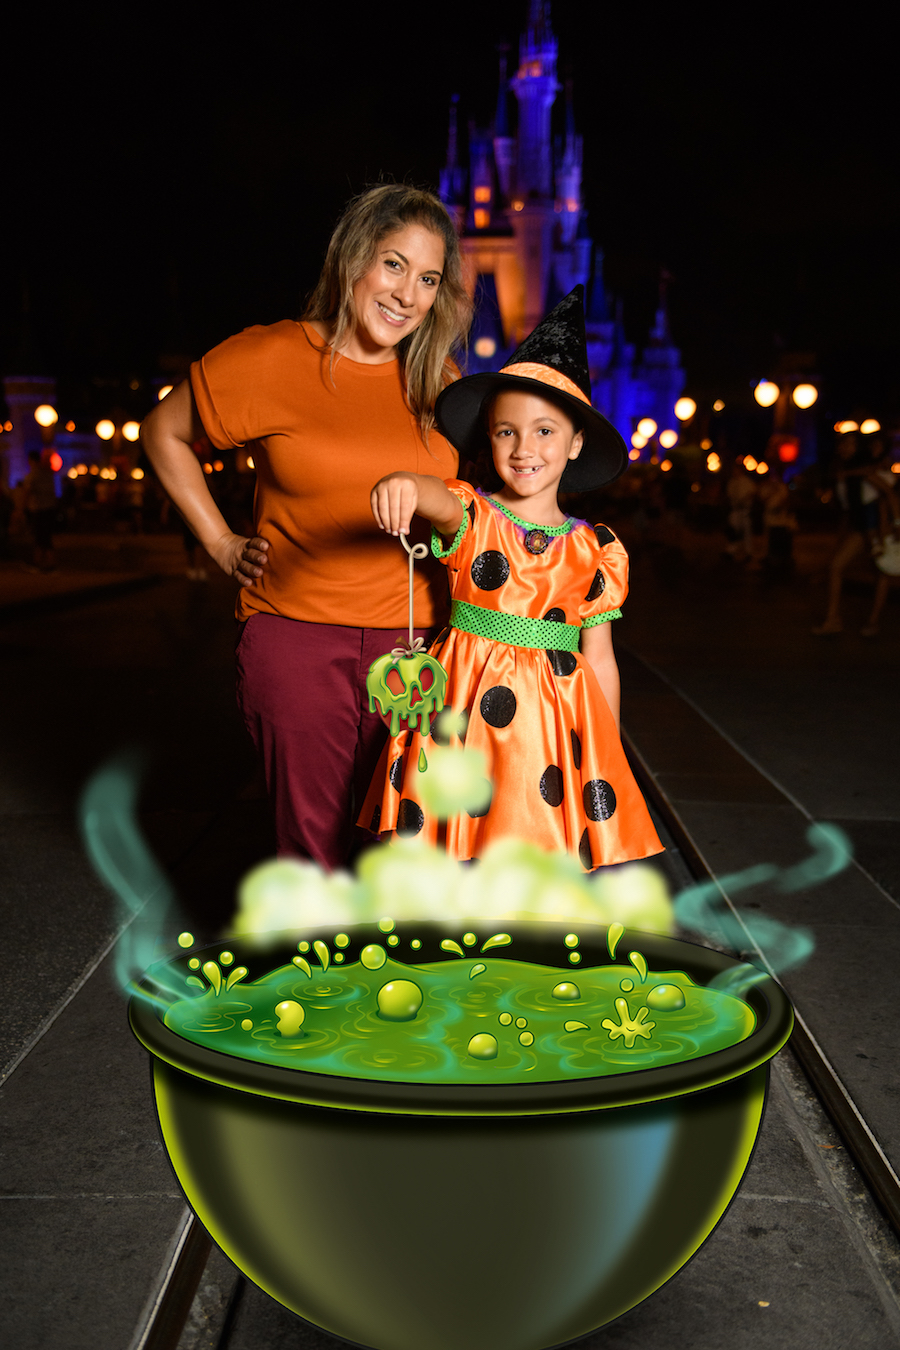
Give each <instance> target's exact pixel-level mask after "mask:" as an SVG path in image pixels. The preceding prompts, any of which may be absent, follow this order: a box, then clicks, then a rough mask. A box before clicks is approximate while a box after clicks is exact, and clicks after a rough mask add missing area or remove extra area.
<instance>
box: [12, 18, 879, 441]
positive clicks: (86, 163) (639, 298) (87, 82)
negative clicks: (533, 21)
mask: <svg viewBox="0 0 900 1350" xmlns="http://www.w3.org/2000/svg"><path fill="white" fill-rule="evenodd" d="M580 10H581V11H582V13H583V10H582V6H580V5H575V4H573V3H562V0H557V4H556V5H555V6H554V7H553V23H554V28H555V30H556V33H557V36H558V37H559V42H560V65H559V74H560V76H561V77H562V78H564V77H565V75H566V74H568V73H571V75H572V76H573V78H574V81H575V108H576V120H577V123H578V129H579V131H580V132H581V133H582V134H583V136H584V143H585V182H584V196H585V200H586V204H587V207H588V212H589V224H590V229H591V232H592V234H593V236H594V238H595V239H596V240H597V241H598V242H599V243H601V244H602V246H603V247H604V249H605V251H606V279H607V285H608V287H609V289H610V290H611V291H613V292H615V293H618V294H620V295H621V296H622V297H623V299H624V304H625V311H624V312H625V323H626V328H627V330H628V336H629V339H630V340H632V341H637V342H640V341H641V340H642V339H643V338H644V336H645V335H646V331H647V327H648V325H649V322H650V320H651V318H652V312H653V309H654V306H655V301H656V287H657V279H658V276H659V270H660V267H665V268H666V269H667V270H668V271H669V272H670V273H671V275H672V276H673V277H674V282H673V283H672V285H671V288H670V309H671V316H672V327H673V333H674V337H675V341H676V342H677V344H678V345H679V346H680V347H681V349H682V352H683V356H684V361H685V365H686V368H687V373H688V389H689V390H690V391H691V392H696V393H697V394H698V395H701V396H703V395H705V396H708V397H716V395H717V394H721V395H723V396H727V397H731V396H735V395H736V394H737V393H741V394H742V395H743V396H745V397H746V393H747V391H748V390H749V386H750V382H751V381H754V382H755V380H756V379H758V378H759V377H760V376H762V375H765V374H770V373H774V371H775V369H776V363H777V361H778V359H779V354H780V353H782V352H784V351H788V352H792V351H805V352H813V353H815V354H816V358H817V366H816V368H817V369H818V371H819V372H820V373H821V375H822V377H823V380H824V389H825V398H824V399H823V402H824V403H826V404H827V407H828V408H829V409H831V410H832V411H833V412H834V415H835V416H848V415H851V414H852V413H853V412H854V411H855V412H858V413H859V412H871V413H874V414H875V415H876V416H880V417H881V418H882V419H883V420H886V419H889V418H890V417H896V416H897V415H898V414H900V376H898V370H900V362H898V360H897V357H898V345H900V342H898V336H897V332H898V321H900V285H898V267H897V249H896V234H897V225H896V222H897V219H898V207H900V190H898V178H900V168H898V158H897V154H896V148H895V147H896V130H897V128H896V121H897V118H896V102H897V93H896V88H895V80H894V79H893V78H892V77H891V75H890V72H889V71H888V67H887V61H888V50H887V47H888V44H887V41H886V38H885V36H884V34H881V36H879V30H878V28H877V27H875V26H874V25H873V23H871V22H869V20H868V18H867V7H866V6H855V7H853V8H852V9H851V10H850V11H849V18H847V19H846V20H845V24H844V26H843V27H841V28H837V27H833V26H832V27H828V26H827V25H826V22H825V20H824V18H823V11H822V10H821V9H820V8H816V7H812V6H802V7H801V6H799V5H793V6H791V5H788V6H787V7H781V8H780V9H772V8H759V7H753V8H750V7H747V8H746V9H744V8H742V7H741V6H737V7H735V6H732V7H730V8H729V9H727V10H723V9H722V8H721V7H716V8H715V9H713V8H710V10H709V17H708V19H706V20H704V21H703V22H702V23H701V22H700V21H698V20H696V19H692V20H689V21H686V20H685V19H684V18H683V12H684V11H683V8H681V7H680V8H679V9H678V10H676V9H674V8H673V9H671V10H668V11H665V12H664V11H663V10H662V8H661V7H657V6H628V7H627V8H626V7H616V8H614V7H613V6H611V5H605V4H600V5H597V6H595V7H594V11H593V16H592V17H591V18H590V19H589V20H587V21H585V19H584V18H583V17H580V16H579V14H578V11H580ZM525 11H526V5H525V3H524V0H515V2H512V0H505V2H504V3H493V4H492V3H485V0H480V3H473V0H460V3H457V4H456V5H455V6H454V7H452V8H450V7H448V6H438V5H434V6H430V7H429V8H428V9H427V10H425V9H424V8H420V7H419V6H414V7H403V8H401V9H400V10H393V9H388V8H385V7H377V8H373V9H371V10H370V11H369V13H368V15H367V16H366V18H365V19H364V20H363V21H362V22H359V21H352V22H351V20H350V18H349V14H348V12H347V11H346V10H345V9H343V8H342V7H340V6H338V5H326V4H321V5H316V6H312V5H308V4H300V5H297V4H294V5H290V6H280V5H267V4H255V5H247V6H244V7H242V8H241V10H239V11H238V12H237V13H238V15H239V17H238V19H237V20H226V19H225V18H224V11H223V10H222V9H221V8H218V7H217V8H216V9H212V8H209V7H206V6H203V7H199V6H198V7H196V10H195V9H194V7H188V12H189V17H188V18H186V19H185V18H181V17H179V18H177V20H175V19H173V18H167V22H166V23H165V24H163V23H162V22H161V18H160V16H161V15H163V14H165V15H167V16H168V14H169V13H170V12H169V11H165V10H160V9H158V8H154V9H150V8H143V9H142V8H141V7H140V6H138V7H136V8H135V7H128V8H124V9H121V10H120V11H119V14H118V18H117V19H116V20H115V21H111V20H110V17H109V15H110V12H109V11H106V12H105V14H104V17H103V19H102V20H101V19H99V18H95V17H93V15H94V13H95V11H93V10H92V8H91V7H90V6H87V7H77V8H76V7H72V8H71V10H70V13H69V16H68V17H67V18H64V19H63V20H62V21H57V20H53V22H52V25H51V22H50V20H49V19H48V18H46V17H45V18H43V19H39V20H37V19H28V20H20V21H19V22H18V26H17V27H16V26H13V27H12V28H8V29H7V33H6V36H7V42H6V44H5V45H6V48H7V54H6V58H5V67H6V69H5V72H4V87H3V102H4V109H5V119H4V120H5V122H6V125H7V135H6V136H5V137H4V141H5V144H6V149H5V151H4V160H5V192H4V204H3V212H4V217H5V221H6V224H7V226H11V232H10V233H11V240H12V242H11V244H9V245H7V246H6V248H5V249H4V257H5V261H6V264H7V265H6V266H5V267H4V269H3V279H2V283H0V284H2V296H0V299H2V331H0V367H2V372H3V373H7V374H10V373H41V372H43V373H48V374H54V375H56V376H57V377H58V378H59V379H60V381H61V386H62V391H63V397H64V398H65V399H68V400H69V402H70V404H71V409H72V412H73V413H74V414H75V415H80V412H79V408H80V405H84V409H83V410H84V413H85V415H86V414H87V404H88V403H89V402H90V403H91V404H92V409H93V410H99V403H100V402H102V401H103V400H104V399H107V400H111V399H113V398H115V397H118V398H119V400H120V402H121V401H122V400H127V399H128V398H130V399H131V400H132V404H133V405H135V404H137V405H140V403H141V400H143V401H144V403H147V398H148V393H147V389H148V386H147V384H146V381H148V380H150V379H152V378H153V377H154V376H158V375H160V374H164V373H165V371H166V368H167V366H166V359H167V358H169V366H170V367H171V366H172V361H171V358H181V359H182V360H183V359H184V358H185V357H195V356H197V355H199V354H200V353H201V352H202V351H204V350H205V349H206V348H208V347H209V346H211V345H213V344H214V343H215V342H217V341H219V340H221V339H222V338H224V337H226V336H227V335H228V334H230V333H232V332H235V331H237V330H239V329H240V328H242V327H244V326H245V325H247V324H250V323H258V322H263V323H267V322H273V321H275V320H277V319H279V318H283V317H287V316H295V315H297V314H298V312H299V310H300V308H301V304H302V297H303V296H304V295H305V293H306V292H307V291H308V290H309V289H310V288H311V287H312V285H313V284H314V282H315V279H316V275H317V273H318V269H319V266H320V263H321V259H322V254H323V251H324V246H325V243H326V241H327V237H328V234H329V231H330V228H331V225H332V223H333V221H334V219H335V217H336V215H337V213H338V211H339V210H340V207H341V205H342V203H343V202H344V201H345V200H346V198H347V197H349V196H350V195H352V194H353V193H355V192H357V191H359V190H361V189H362V188H363V187H364V186H365V185H366V184H368V183H373V182H376V181H378V179H379V177H381V176H384V177H389V178H390V177H394V178H399V179H403V178H407V179H409V180H411V181H414V182H416V183H419V184H423V185H426V186H436V185H437V177H438V171H439V168H440V166H441V164H442V162H443V159H444V152H445V147H446V135H447V108H448V102H449V97H450V95H451V93H453V92H459V94H460V96H461V104H460V110H461V119H462V121H463V123H465V122H467V121H468V119H469V118H470V117H474V118H475V119H477V120H480V121H485V122H486V121H487V120H488V119H489V117H490V116H491V113H492V110H493V105H494V100H495V97H496V87H497V56H496V44H497V43H498V42H500V41H502V40H504V39H506V40H508V41H512V43H513V58H515V54H516V50H517V48H516V44H517V40H518V33H519V30H520V28H521V27H522V25H523V22H524V15H525ZM868 12H869V13H871V12H872V11H871V10H869V11H868ZM198 13H199V14H200V17H197V15H198ZM726 26H727V27H726ZM561 105H562V100H561V99H560V100H559V105H558V108H557V111H558V112H559V113H560V114H561V111H562V106H561ZM26 306H27V314H26V315H25V317H24V318H23V311H24V310H25V308H26ZM26 367H27V370H26ZM131 379H136V380H140V381H143V382H144V383H143V384H142V388H141V390H139V391H137V392H135V393H133V394H131V393H127V392H126V393H122V392H121V390H122V388H124V389H125V390H126V391H127V385H128V382H129V380H131ZM98 381H99V383H98ZM117 382H118V383H119V386H120V388H119V392H118V393H117V392H116V383H117ZM148 406H149V405H148ZM145 410H146V408H145V407H140V406H135V407H134V411H135V412H138V413H140V412H142V411H145ZM61 411H62V412H64V413H65V412H66V409H65V408H64V407H61Z"/></svg>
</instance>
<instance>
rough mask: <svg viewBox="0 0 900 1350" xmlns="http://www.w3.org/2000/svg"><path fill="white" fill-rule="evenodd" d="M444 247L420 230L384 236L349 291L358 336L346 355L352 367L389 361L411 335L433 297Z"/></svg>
mask: <svg viewBox="0 0 900 1350" xmlns="http://www.w3.org/2000/svg"><path fill="white" fill-rule="evenodd" d="M443 268H444V241H443V240H442V239H440V238H439V237H438V235H436V234H434V233H432V231H431V230H428V229H426V228H425V226H424V225H407V226H405V227H404V228H403V229H402V230H395V231H394V233H393V234H388V235H385V237H384V238H383V239H382V240H381V242H380V244H379V245H378V251H377V254H376V258H375V262H374V264H373V266H372V268H371V269H370V270H369V271H368V272H367V273H366V275H365V276H364V277H363V278H362V279H361V280H360V281H358V282H357V283H356V285H355V286H354V288H353V308H354V310H355V313H356V331H355V333H354V334H353V337H352V339H351V341H350V343H349V344H348V346H347V348H346V349H345V354H346V355H347V356H349V357H350V359H351V360H353V361H363V362H368V363H371V364H378V363H380V362H383V361H392V360H393V359H394V356H395V352H394V348H395V347H396V346H397V343H398V342H400V341H402V339H403V338H405V337H409V335H410V333H414V332H415V330H416V329H417V328H418V327H419V324H420V323H421V322H422V320H423V319H424V318H425V316H426V314H427V313H428V311H429V310H430V309H431V306H432V305H433V304H434V301H435V297H436V296H437V292H438V286H439V285H440V284H441V277H442V275H443Z"/></svg>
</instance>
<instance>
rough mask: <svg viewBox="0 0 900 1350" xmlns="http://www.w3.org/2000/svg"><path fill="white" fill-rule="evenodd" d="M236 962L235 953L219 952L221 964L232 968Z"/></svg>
mask: <svg viewBox="0 0 900 1350" xmlns="http://www.w3.org/2000/svg"><path fill="white" fill-rule="evenodd" d="M233 960H234V952H219V963H220V965H223V966H230V965H231V963H232V961H233Z"/></svg>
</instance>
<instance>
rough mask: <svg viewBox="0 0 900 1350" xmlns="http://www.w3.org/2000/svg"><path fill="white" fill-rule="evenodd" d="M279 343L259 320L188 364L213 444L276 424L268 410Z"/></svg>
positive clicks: (223, 445) (237, 442)
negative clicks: (268, 416) (268, 418)
mask: <svg viewBox="0 0 900 1350" xmlns="http://www.w3.org/2000/svg"><path fill="white" fill-rule="evenodd" d="M281 345H282V344H281V343H280V341H279V339H278V338H277V337H273V335H272V330H271V329H270V328H267V327H265V326H264V325H262V324H256V325H254V326H253V327H252V328H245V329H244V331H243V332H242V333H237V334H236V335H235V336H234V337H230V338H226V340H225V341H224V342H220V343H219V345H218V347H213V349H212V351H210V352H207V353H206V355H205V356H203V357H201V359H200V360H199V361H194V362H193V364H192V365H191V388H192V390H193V393H194V400H195V402H196V404H197V411H198V412H199V414H200V421H201V422H202V423H203V428H204V430H205V432H206V434H207V436H208V437H209V439H210V440H211V441H212V443H213V445H214V446H215V447H216V449H217V450H230V449H234V448H236V447H237V446H243V445H246V444H247V442H248V441H253V440H257V439H259V438H260V437H262V436H267V435H270V434H271V433H272V431H273V430H275V427H274V426H269V425H267V424H266V413H267V410H269V409H272V408H273V407H275V406H277V405H278V402H279V400H278V399H277V398H273V397H271V396H270V394H271V393H275V392H277V390H278V387H279V382H280V380H282V379H283V367H282V358H283V352H282V350H281Z"/></svg>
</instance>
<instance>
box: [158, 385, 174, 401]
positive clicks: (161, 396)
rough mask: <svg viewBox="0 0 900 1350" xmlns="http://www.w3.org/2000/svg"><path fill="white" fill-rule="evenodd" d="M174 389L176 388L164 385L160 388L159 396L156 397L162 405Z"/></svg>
mask: <svg viewBox="0 0 900 1350" xmlns="http://www.w3.org/2000/svg"><path fill="white" fill-rule="evenodd" d="M174 388H175V386H174V385H172V384H164V385H163V386H162V387H161V388H160V390H159V392H158V393H157V395H156V397H157V398H158V399H159V401H160V403H162V401H163V399H164V398H165V396H166V394H171V392H172V390H173V389H174Z"/></svg>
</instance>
